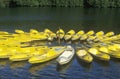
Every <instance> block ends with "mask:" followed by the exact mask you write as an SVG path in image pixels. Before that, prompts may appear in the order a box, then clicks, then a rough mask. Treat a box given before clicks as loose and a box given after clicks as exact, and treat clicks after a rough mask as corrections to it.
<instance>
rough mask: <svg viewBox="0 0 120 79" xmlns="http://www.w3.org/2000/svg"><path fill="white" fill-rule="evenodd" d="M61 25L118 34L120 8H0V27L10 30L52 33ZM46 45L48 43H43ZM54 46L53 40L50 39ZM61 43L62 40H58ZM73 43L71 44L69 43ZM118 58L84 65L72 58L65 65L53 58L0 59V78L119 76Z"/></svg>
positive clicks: (101, 78)
mask: <svg viewBox="0 0 120 79" xmlns="http://www.w3.org/2000/svg"><path fill="white" fill-rule="evenodd" d="M59 27H61V28H63V29H64V30H65V31H68V30H70V29H74V30H76V31H78V30H81V29H83V30H85V31H86V32H87V31H88V30H94V31H95V32H97V31H100V30H103V31H104V32H105V33H106V32H108V31H114V32H115V33H116V34H118V33H120V31H119V30H120V28H119V27H120V9H97V8H96V9H82V8H12V9H8V8H3V9H0V30H4V31H9V32H14V30H15V29H22V30H24V31H29V29H31V28H34V29H37V30H39V31H43V30H44V29H45V28H49V29H51V30H52V31H53V32H56V30H58V28H59ZM47 44H48V43H47ZM52 45H56V42H52ZM62 45H64V43H62ZM72 45H73V46H75V44H72ZM119 78H120V60H116V59H111V60H110V61H109V62H102V61H99V60H96V59H95V60H94V61H93V62H92V63H91V64H89V65H88V64H87V65H86V64H84V63H82V62H81V61H79V59H77V58H76V56H75V57H74V59H73V60H72V61H71V62H70V63H69V64H67V65H65V66H59V65H57V63H56V61H55V60H52V61H50V62H46V63H43V64H37V65H31V64H29V63H28V62H27V61H22V62H10V61H9V60H8V59H6V60H5V59H4V60H2V59H0V79H119Z"/></svg>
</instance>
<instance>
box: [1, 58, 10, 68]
mask: <svg viewBox="0 0 120 79" xmlns="http://www.w3.org/2000/svg"><path fill="white" fill-rule="evenodd" d="M8 61H9V60H8V59H0V67H5V66H6V65H7V64H8Z"/></svg>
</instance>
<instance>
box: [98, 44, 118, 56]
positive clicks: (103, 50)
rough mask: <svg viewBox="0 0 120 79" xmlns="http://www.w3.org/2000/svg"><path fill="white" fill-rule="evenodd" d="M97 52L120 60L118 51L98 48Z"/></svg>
mask: <svg viewBox="0 0 120 79" xmlns="http://www.w3.org/2000/svg"><path fill="white" fill-rule="evenodd" d="M99 51H101V52H104V53H106V54H109V55H110V56H111V57H113V58H120V53H119V51H118V52H117V51H112V50H109V49H108V48H107V47H105V46H103V47H100V48H99Z"/></svg>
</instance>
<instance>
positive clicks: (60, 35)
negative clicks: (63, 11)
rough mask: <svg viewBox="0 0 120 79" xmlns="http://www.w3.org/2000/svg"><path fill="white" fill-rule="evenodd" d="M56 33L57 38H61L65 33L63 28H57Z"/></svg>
mask: <svg viewBox="0 0 120 79" xmlns="http://www.w3.org/2000/svg"><path fill="white" fill-rule="evenodd" d="M56 35H57V37H58V38H60V39H63V37H64V35H65V32H64V30H63V29H59V30H58V31H57V32H56Z"/></svg>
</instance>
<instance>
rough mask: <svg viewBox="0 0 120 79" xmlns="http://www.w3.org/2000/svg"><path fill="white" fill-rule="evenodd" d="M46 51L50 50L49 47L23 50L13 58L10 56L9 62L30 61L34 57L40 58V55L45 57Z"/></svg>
mask: <svg viewBox="0 0 120 79" xmlns="http://www.w3.org/2000/svg"><path fill="white" fill-rule="evenodd" d="M46 50H48V47H47V46H39V47H27V48H22V49H21V50H20V51H19V53H17V54H13V55H12V56H10V57H9V60H11V61H23V60H28V59H29V58H30V57H32V56H38V55H43V54H45V53H47V52H46Z"/></svg>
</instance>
